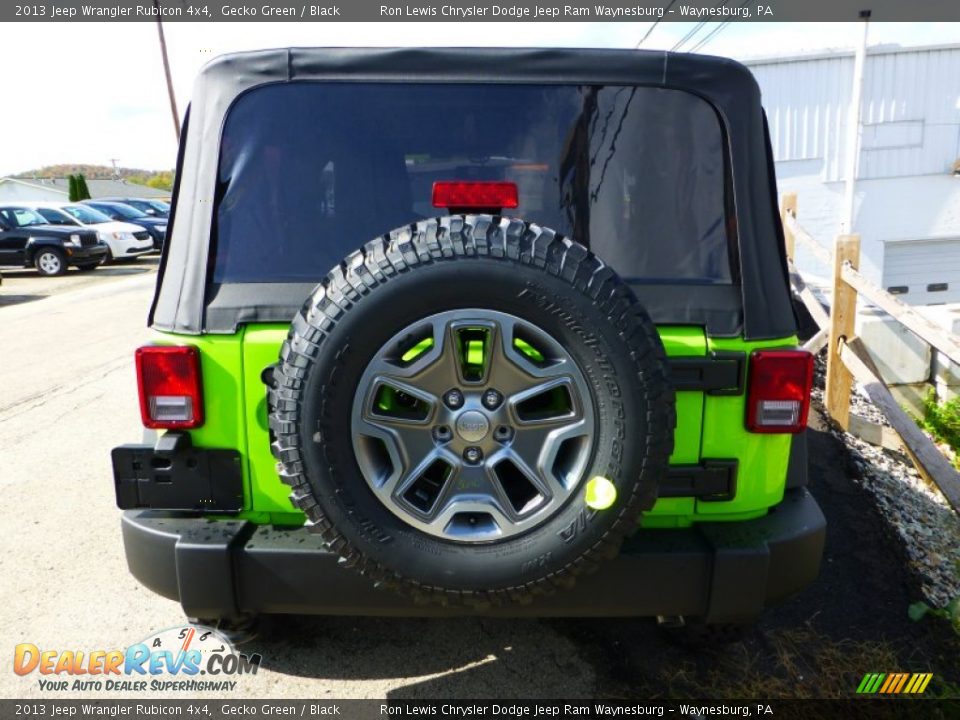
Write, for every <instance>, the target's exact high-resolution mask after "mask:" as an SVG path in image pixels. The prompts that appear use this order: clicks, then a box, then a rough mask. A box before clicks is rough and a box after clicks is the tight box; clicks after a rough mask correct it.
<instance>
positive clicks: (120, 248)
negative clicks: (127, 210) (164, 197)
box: [31, 202, 154, 262]
mask: <svg viewBox="0 0 960 720" xmlns="http://www.w3.org/2000/svg"><path fill="white" fill-rule="evenodd" d="M31 207H32V208H33V209H34V210H36V211H37V212H38V213H39V214H40V215H42V216H43V218H44V219H45V220H46V221H47V222H48V223H50V224H51V225H59V226H67V227H70V226H73V227H88V228H90V229H91V230H96V231H97V236H98V237H99V238H100V239H101V240H102V241H103V242H104V243H106V246H107V258H106V260H105V262H110V261H112V260H118V259H123V258H136V257H139V256H140V255H144V254H146V253H149V252H152V251H153V249H154V248H153V238H151V237H150V233H148V232H147V231H146V229H144V228H143V227H141V226H140V225H134V224H132V223H127V222H119V221H117V220H111V219H110V218H109V217H107V216H106V215H104V214H103V213H102V212H100V211H99V210H96V209H94V208H92V207H90V206H88V205H83V204H82V203H59V202H44V203H33V204H32V205H31Z"/></svg>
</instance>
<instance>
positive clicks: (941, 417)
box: [917, 390, 960, 469]
mask: <svg viewBox="0 0 960 720" xmlns="http://www.w3.org/2000/svg"><path fill="white" fill-rule="evenodd" d="M917 424H918V425H920V427H922V428H923V429H924V430H926V431H927V432H928V433H930V434H931V435H932V436H933V437H934V439H936V441H937V442H940V443H946V444H947V445H949V446H950V448H951V449H952V450H953V451H954V452H955V453H958V454H957V455H955V456H954V459H953V464H954V466H955V467H957V468H958V469H960V397H955V398H954V399H953V400H947V401H946V402H939V401H938V400H937V395H936V393H935V392H934V391H933V390H930V392H928V393H927V397H926V398H924V400H923V417H922V418H918V419H917Z"/></svg>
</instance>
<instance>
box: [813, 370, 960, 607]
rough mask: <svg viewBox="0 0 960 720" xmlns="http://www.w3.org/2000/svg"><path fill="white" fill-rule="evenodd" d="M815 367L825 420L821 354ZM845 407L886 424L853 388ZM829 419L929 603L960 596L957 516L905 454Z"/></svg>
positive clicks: (942, 602) (819, 409)
mask: <svg viewBox="0 0 960 720" xmlns="http://www.w3.org/2000/svg"><path fill="white" fill-rule="evenodd" d="M815 372H816V378H815V388H814V400H815V408H816V412H818V413H820V414H821V417H822V418H824V421H825V411H824V410H823V388H824V378H825V372H826V362H825V360H824V359H823V355H822V354H821V355H820V356H819V357H818V358H817V365H816V371H815ZM850 412H851V413H853V414H855V415H859V416H860V417H862V418H865V419H867V420H869V421H871V422H874V423H878V424H882V425H885V426H887V427H889V423H887V422H886V420H885V419H884V416H883V413H881V412H880V411H879V410H878V409H877V408H876V407H875V406H874V405H873V403H871V402H870V401H869V400H868V399H867V398H866V397H865V395H863V394H861V392H860V391H858V390H854V392H853V394H852V395H851V398H850ZM828 425H829V427H830V432H832V433H833V435H834V436H835V437H837V438H838V439H840V440H841V441H842V442H843V443H844V444H845V445H846V446H847V448H848V449H849V451H850V453H851V456H852V459H853V463H854V466H855V467H856V468H857V470H858V471H859V472H858V473H856V474H853V475H852V477H851V479H852V480H853V482H855V483H857V484H858V485H860V486H861V487H863V488H865V489H866V490H868V491H869V492H870V494H871V495H873V497H874V498H875V500H876V502H877V505H878V507H879V508H880V509H881V511H882V512H883V515H884V517H885V518H886V519H887V520H888V521H889V523H890V524H891V525H892V527H893V528H894V529H895V530H896V531H897V534H898V535H899V536H900V538H901V539H902V540H903V544H904V547H905V549H906V551H907V557H908V559H909V562H910V564H911V566H912V568H913V569H914V570H915V571H916V572H917V574H918V575H919V578H920V581H921V585H922V588H923V592H924V595H925V596H926V601H927V602H928V603H929V604H930V605H931V606H933V607H944V606H945V605H946V604H947V603H949V602H950V601H951V600H952V599H953V598H956V597H960V516H958V515H957V514H955V513H954V512H953V510H952V509H951V508H950V506H949V504H948V503H947V500H946V498H944V496H943V495H942V494H941V493H940V491H939V490H937V488H936V487H932V486H930V485H929V484H928V483H927V482H926V481H925V480H924V479H923V478H922V477H920V475H919V473H918V472H917V471H916V469H915V468H914V466H913V464H912V463H911V462H910V460H909V459H908V458H907V457H905V456H903V455H901V454H899V453H896V452H893V451H891V450H887V449H885V448H880V447H877V446H875V445H871V444H869V443H866V442H864V441H862V440H860V439H858V438H856V437H854V436H852V435H850V434H848V433H845V432H843V431H842V430H839V429H838V428H836V427H835V426H833V424H832V423H828Z"/></svg>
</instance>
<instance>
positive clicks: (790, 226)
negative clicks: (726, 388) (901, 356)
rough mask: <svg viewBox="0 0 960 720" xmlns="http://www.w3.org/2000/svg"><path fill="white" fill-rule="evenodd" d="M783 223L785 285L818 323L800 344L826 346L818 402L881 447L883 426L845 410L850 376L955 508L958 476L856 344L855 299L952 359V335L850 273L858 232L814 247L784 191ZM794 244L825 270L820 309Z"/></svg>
mask: <svg viewBox="0 0 960 720" xmlns="http://www.w3.org/2000/svg"><path fill="white" fill-rule="evenodd" d="M780 217H781V219H782V221H783V229H784V240H785V242H786V251H787V260H788V263H789V266H790V277H791V283H792V285H793V288H794V290H795V291H796V292H797V294H798V296H799V297H800V300H801V301H802V302H803V304H804V306H805V307H806V308H807V309H808V310H809V312H810V315H811V317H812V318H813V320H814V322H815V323H816V324H817V326H818V327H819V332H817V333H816V334H815V335H814V336H813V337H812V338H810V340H808V341H807V343H806V344H805V345H804V347H805V348H807V349H809V350H810V351H811V352H817V351H819V350H820V349H821V348H822V347H823V343H824V342H825V343H826V346H827V382H826V391H825V393H824V405H825V406H826V410H827V413H828V414H829V415H830V417H831V418H832V419H833V420H834V421H835V422H836V423H837V424H838V425H839V426H840V427H841V428H843V429H844V430H846V431H851V432H856V434H858V435H859V436H860V437H861V438H863V439H865V440H868V441H871V442H874V441H879V444H883V445H884V446H886V447H890V446H891V445H893V444H894V443H891V440H890V438H889V432H888V431H887V432H884V431H886V428H881V427H879V426H872V425H871V423H869V422H867V421H865V420H863V419H862V418H857V417H856V416H852V415H851V414H850V394H851V392H852V390H853V382H854V379H856V381H857V382H859V383H860V384H861V385H863V388H864V390H865V392H866V393H867V396H868V397H869V398H870V400H871V401H872V402H873V404H874V405H875V406H876V407H877V408H879V409H880V410H881V411H882V412H883V414H884V417H886V419H887V421H888V422H889V423H890V426H891V427H892V428H893V429H894V430H895V431H896V433H897V434H898V435H899V439H900V440H901V441H902V447H903V449H904V450H905V451H906V452H907V454H908V455H909V456H910V458H911V460H912V461H913V464H914V465H915V466H916V468H917V470H918V472H920V474H921V475H922V476H923V477H924V478H926V479H927V480H928V481H930V482H931V483H933V484H934V485H936V486H937V487H938V488H939V489H940V491H941V492H942V493H943V496H944V497H945V498H946V499H947V502H948V503H949V504H950V506H951V507H952V508H953V509H954V511H955V512H957V513H960V473H958V472H957V471H956V470H955V469H954V468H953V466H952V465H951V464H950V462H949V461H948V460H947V459H946V457H944V455H943V453H941V452H940V450H939V448H937V446H936V445H935V444H934V442H933V441H932V440H931V439H930V438H929V437H928V436H927V435H926V434H925V433H924V432H923V431H921V430H920V428H919V427H918V426H917V424H916V423H915V422H914V421H913V419H911V418H910V416H909V415H907V413H905V412H904V411H903V410H902V409H901V408H900V406H899V404H898V403H897V401H896V400H895V399H894V397H893V395H892V394H891V393H890V389H889V388H888V387H887V385H886V384H885V383H884V381H883V380H882V379H881V376H880V372H879V371H878V370H877V367H876V365H875V364H874V362H873V359H872V358H871V357H870V355H869V353H868V352H867V349H866V346H864V344H863V341H862V340H860V338H858V337H856V335H855V327H854V325H855V320H856V315H857V299H858V297H859V296H860V295H862V296H863V297H864V298H865V299H866V300H868V301H869V302H871V303H872V304H874V305H876V306H877V307H879V308H881V309H882V310H884V311H885V312H887V313H888V314H889V315H890V316H891V317H893V318H894V319H895V320H896V321H897V322H899V323H901V324H902V325H903V326H904V327H906V328H908V329H909V330H910V331H911V332H913V333H914V334H915V335H917V336H918V337H920V338H921V339H922V340H924V341H925V342H927V343H928V344H930V345H931V346H932V347H933V348H934V349H935V350H937V351H938V352H940V353H941V354H943V355H944V356H946V357H947V358H949V359H950V360H952V361H953V362H956V363H960V339H958V338H957V336H956V335H953V334H952V333H949V332H947V331H945V330H943V329H942V328H940V327H938V326H936V325H935V324H933V323H932V322H930V320H928V319H927V318H926V317H924V316H923V315H921V314H920V313H918V312H917V311H916V310H914V309H913V308H912V307H910V306H909V305H907V304H906V303H904V302H902V301H901V300H899V299H898V298H896V297H894V296H893V295H891V294H890V293H888V292H887V291H886V290H884V289H883V288H881V287H878V286H877V285H875V284H874V283H872V282H871V281H870V280H868V279H867V278H866V277H864V276H863V275H861V274H860V272H859V270H858V266H859V262H860V237H859V236H858V235H840V236H838V237H837V238H836V241H835V243H834V248H833V251H832V252H831V250H829V249H827V248H826V247H824V246H823V245H821V244H820V243H819V242H817V240H816V239H815V238H814V237H813V236H812V235H810V233H808V232H807V231H806V230H804V229H803V228H802V227H801V226H800V223H799V222H798V221H797V196H796V194H795V193H788V194H786V195H784V197H783V199H782V201H781V206H780ZM798 242H799V243H801V244H802V245H803V246H804V247H805V248H806V249H807V250H809V251H810V252H811V253H812V254H813V256H814V257H816V258H817V259H818V260H820V261H821V262H822V263H824V264H825V265H827V266H829V267H832V268H833V297H832V300H831V303H830V307H829V312H828V311H827V310H825V309H824V307H823V305H821V303H820V301H819V300H818V299H817V298H816V296H815V295H814V293H813V291H812V290H811V289H810V288H809V287H808V286H807V285H806V283H804V281H803V277H802V276H801V275H800V273H799V272H797V270H796V268H795V266H794V256H795V252H796V247H797V243H798Z"/></svg>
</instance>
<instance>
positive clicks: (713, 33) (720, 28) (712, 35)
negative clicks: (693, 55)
mask: <svg viewBox="0 0 960 720" xmlns="http://www.w3.org/2000/svg"><path fill="white" fill-rule="evenodd" d="M772 1H773V0H771V5H772ZM748 2H750V0H743V2H742V3H740V4H739V5H738V6H737V9H738V10H739V9H740V8H743V7H745V6H746V4H747V3H748ZM730 23H731V21H730V20H726V21H724V22H722V23H720V24H719V25H718V26H717V27H716V28H714V29H713V30H712V31H711V32H710V33H709V34H708V35H707V36H706V37H704V38H703V39H702V40H701V41H700V42H698V43H697V44H696V45H694V46H693V47H692V48H690V50H688V51H687V52H696V51H697V50H699V49H700V48H702V47H703V46H704V45H706V44H707V43H708V42H710V41H711V40H713V38H715V37H716V36H717V35H719V34H720V33H721V32H723V30H724V29H726V27H727V26H728V25H729V24H730Z"/></svg>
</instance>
